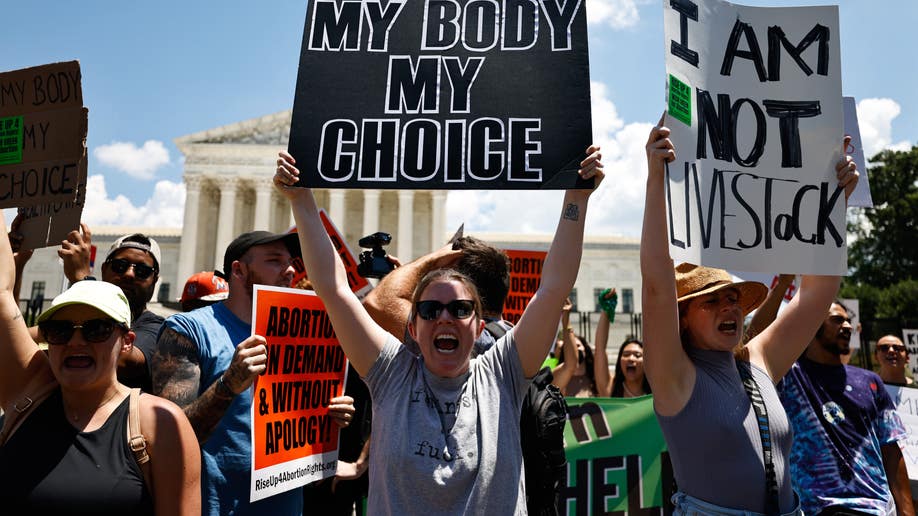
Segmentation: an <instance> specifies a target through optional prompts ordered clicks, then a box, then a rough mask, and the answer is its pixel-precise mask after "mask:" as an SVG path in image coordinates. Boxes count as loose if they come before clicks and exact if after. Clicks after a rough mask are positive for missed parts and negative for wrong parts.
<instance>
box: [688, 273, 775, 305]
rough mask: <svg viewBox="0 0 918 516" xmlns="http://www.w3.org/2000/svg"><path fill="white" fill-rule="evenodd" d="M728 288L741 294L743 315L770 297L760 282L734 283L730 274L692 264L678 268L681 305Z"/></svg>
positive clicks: (766, 288) (740, 301) (740, 300)
mask: <svg viewBox="0 0 918 516" xmlns="http://www.w3.org/2000/svg"><path fill="white" fill-rule="evenodd" d="M728 287H731V288H735V289H736V290H737V291H738V292H739V303H740V306H741V307H742V309H743V315H746V314H748V313H749V312H751V311H753V310H755V309H756V307H758V306H759V305H760V304H762V301H764V300H765V296H767V295H768V287H766V286H765V285H764V284H762V283H759V282H758V281H740V282H736V283H734V282H733V277H732V276H730V273H728V272H727V271H725V270H723V269H712V268H710V267H702V266H700V265H693V264H691V263H681V264H679V265H678V266H677V267H676V295H677V296H678V299H677V301H678V302H679V303H681V302H683V301H688V300H689V299H692V298H695V297H698V296H703V295H705V294H711V293H713V292H717V291H718V290H721V289H724V288H728Z"/></svg>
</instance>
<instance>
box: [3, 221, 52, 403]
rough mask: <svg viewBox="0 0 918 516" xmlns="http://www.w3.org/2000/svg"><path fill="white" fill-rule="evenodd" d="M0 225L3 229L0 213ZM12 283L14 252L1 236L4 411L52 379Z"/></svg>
mask: <svg viewBox="0 0 918 516" xmlns="http://www.w3.org/2000/svg"><path fill="white" fill-rule="evenodd" d="M0 224H2V225H3V227H4V228H5V227H6V220H5V219H4V218H3V213H2V212H0ZM15 282H16V271H15V266H14V264H13V249H12V247H11V246H10V241H9V238H6V237H4V236H2V235H0V406H2V408H3V409H4V410H6V411H10V410H12V409H13V404H14V403H16V402H17V401H19V400H18V399H17V398H19V397H20V396H22V395H23V394H33V395H34V391H35V389H36V388H37V387H38V386H40V385H43V384H45V383H48V382H50V381H51V380H52V379H53V378H52V376H51V368H50V366H49V365H48V358H47V356H45V354H44V353H42V352H41V351H40V350H39V349H38V346H37V345H36V344H35V341H33V340H32V337H31V336H30V335H29V331H28V329H27V328H26V325H25V321H24V320H23V318H22V313H21V312H20V311H19V306H18V303H17V302H16V300H15V299H14V297H13V287H14V284H15Z"/></svg>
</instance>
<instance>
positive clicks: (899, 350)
mask: <svg viewBox="0 0 918 516" xmlns="http://www.w3.org/2000/svg"><path fill="white" fill-rule="evenodd" d="M876 359H877V362H878V363H879V364H880V378H882V379H883V383H885V384H886V385H895V386H897V387H914V386H915V385H914V384H915V381H914V380H912V379H911V378H909V377H907V376H905V368H906V366H908V348H907V347H905V344H904V343H903V342H902V340H900V339H899V337H896V336H895V335H884V336H882V337H880V340H878V341H877V349H876Z"/></svg>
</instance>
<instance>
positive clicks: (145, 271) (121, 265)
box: [105, 258, 156, 280]
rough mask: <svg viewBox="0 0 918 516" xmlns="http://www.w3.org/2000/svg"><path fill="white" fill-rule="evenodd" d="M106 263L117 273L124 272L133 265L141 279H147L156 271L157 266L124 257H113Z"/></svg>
mask: <svg viewBox="0 0 918 516" xmlns="http://www.w3.org/2000/svg"><path fill="white" fill-rule="evenodd" d="M105 263H107V264H108V266H109V267H111V268H112V270H113V271H115V274H124V273H125V272H127V270H128V269H130V268H131V267H133V268H134V276H135V277H136V278H137V279H139V280H145V279H147V278H149V277H150V276H152V275H153V273H154V272H156V267H150V266H149V265H147V264H145V263H133V262H129V261H127V260H125V259H124V258H112V259H111V260H106V262H105Z"/></svg>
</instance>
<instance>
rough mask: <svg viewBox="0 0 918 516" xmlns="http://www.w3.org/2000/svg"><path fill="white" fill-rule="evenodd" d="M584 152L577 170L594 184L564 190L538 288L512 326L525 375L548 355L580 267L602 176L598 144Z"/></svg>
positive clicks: (533, 369)
mask: <svg viewBox="0 0 918 516" xmlns="http://www.w3.org/2000/svg"><path fill="white" fill-rule="evenodd" d="M586 153H587V158H586V159H585V160H583V161H581V162H580V170H579V171H578V174H579V175H580V177H581V178H583V179H591V178H592V179H594V183H593V188H592V189H582V190H567V191H565V194H564V206H563V208H562V210H561V219H560V220H559V221H558V227H557V229H555V236H554V238H553V239H552V242H551V247H550V248H549V249H548V256H546V257H545V264H544V265H543V266H542V280H541V282H540V284H539V290H537V291H536V293H535V295H534V296H533V297H532V300H531V301H530V302H529V304H528V305H526V310H525V311H524V312H523V316H522V317H521V318H520V322H519V324H517V325H516V327H514V328H513V330H512V331H513V332H514V333H513V335H514V337H515V338H516V350H517V352H518V353H519V356H520V363H521V364H522V366H523V373H524V374H525V375H526V377H527V378H531V377H533V376H535V374H536V373H537V372H539V368H540V367H541V366H542V362H543V361H544V360H545V357H546V356H547V355H548V349H549V347H551V343H552V342H553V341H554V336H555V330H556V329H557V327H558V317H559V315H560V312H559V311H558V307H560V306H562V305H563V304H564V300H565V299H566V298H567V296H568V295H569V294H570V293H571V289H572V288H573V287H574V281H575V280H576V279H577V271H578V270H579V269H580V257H581V255H582V254H583V228H584V221H585V219H586V208H587V200H588V199H589V198H590V194H592V193H593V192H594V191H595V189H596V188H597V187H598V186H599V183H600V182H601V181H602V179H603V177H604V174H603V165H602V162H601V161H600V160H601V158H602V156H601V155H600V153H599V147H596V146H590V147H589V148H588V149H587V151H586Z"/></svg>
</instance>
